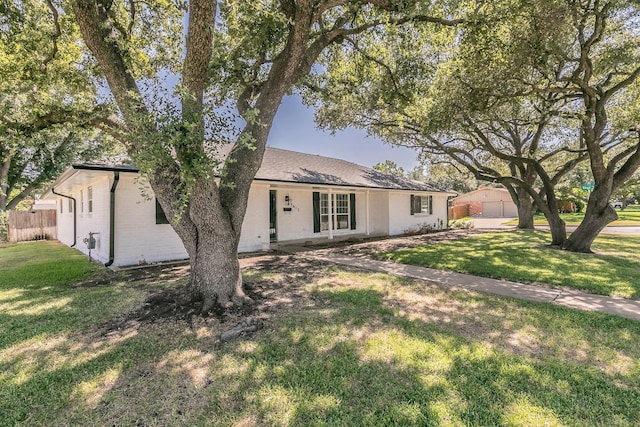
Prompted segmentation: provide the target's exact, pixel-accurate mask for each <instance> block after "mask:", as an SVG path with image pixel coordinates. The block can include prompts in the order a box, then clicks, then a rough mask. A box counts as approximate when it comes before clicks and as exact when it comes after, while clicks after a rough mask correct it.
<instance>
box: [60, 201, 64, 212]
mask: <svg viewBox="0 0 640 427" xmlns="http://www.w3.org/2000/svg"><path fill="white" fill-rule="evenodd" d="M63 203H64V199H60V213H62V204H63Z"/></svg>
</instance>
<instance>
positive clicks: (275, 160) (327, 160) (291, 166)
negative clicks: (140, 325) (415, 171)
mask: <svg viewBox="0 0 640 427" xmlns="http://www.w3.org/2000/svg"><path fill="white" fill-rule="evenodd" d="M229 148H230V147H224V148H223V147H220V148H219V149H218V152H219V153H220V154H221V155H223V156H225V157H226V155H227V154H228V151H229ZM73 167H74V169H92V170H109V171H115V170H119V171H123V172H137V171H138V169H137V168H136V166H135V165H132V164H124V163H120V164H109V165H107V164H96V163H83V164H79V165H74V166H73ZM255 179H256V180H260V181H273V182H290V183H300V184H316V185H339V186H346V187H362V188H380V189H389V190H411V191H430V192H441V191H442V190H439V189H436V188H434V187H433V186H431V185H429V184H426V183H423V182H420V181H414V180H411V179H407V178H403V177H399V176H396V175H392V174H389V173H385V172H380V171H377V170H375V169H372V168H368V167H365V166H360V165H358V164H355V163H351V162H347V161H346V160H340V159H334V158H331V157H324V156H318V155H315V154H306V153H299V152H296V151H289V150H283V149H280V148H273V147H267V149H266V151H265V153H264V159H263V160H262V166H260V169H259V170H258V173H257V174H256V177H255Z"/></svg>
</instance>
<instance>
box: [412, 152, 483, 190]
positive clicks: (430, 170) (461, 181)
mask: <svg viewBox="0 0 640 427" xmlns="http://www.w3.org/2000/svg"><path fill="white" fill-rule="evenodd" d="M422 164H423V165H424V166H418V167H416V168H415V169H414V170H413V171H411V172H409V174H407V176H408V177H409V178H411V179H415V180H417V181H422V182H426V183H428V184H430V185H432V186H433V187H435V188H438V189H441V190H446V191H454V192H456V193H458V194H464V193H468V192H470V191H473V190H475V189H477V188H478V182H477V181H476V179H475V178H474V177H473V175H471V174H470V173H469V172H468V171H466V170H462V169H460V168H459V167H458V165H456V164H454V163H451V162H443V163H432V162H431V161H424V160H423V162H422Z"/></svg>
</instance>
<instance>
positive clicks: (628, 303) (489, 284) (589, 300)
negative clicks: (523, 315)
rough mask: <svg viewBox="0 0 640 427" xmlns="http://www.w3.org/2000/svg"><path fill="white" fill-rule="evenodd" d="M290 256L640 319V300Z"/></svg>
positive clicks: (363, 261)
mask: <svg viewBox="0 0 640 427" xmlns="http://www.w3.org/2000/svg"><path fill="white" fill-rule="evenodd" d="M280 250H281V251H282V252H286V253H289V254H302V255H303V256H305V257H307V258H309V259H314V260H318V261H326V262H332V263H335V264H340V265H346V266H350V267H357V268H363V269H366V270H371V271H376V272H381V273H387V274H391V275H394V276H401V277H408V278H411V279H418V280H425V281H428V282H433V283H437V284H441V285H446V286H455V287H461V288H465V289H470V290H473V291H477V292H482V293H485V294H493V295H501V296H506V297H511V298H518V299H522V300H527V301H538V302H547V303H552V304H558V305H561V306H564V307H571V308H577V309H580V310H585V311H597V312H601V313H606V314H613V315H617V316H621V317H626V318H629V319H635V320H640V301H636V300H629V299H624V298H612V297H607V296H602V295H594V294H589V293H586V292H581V291H577V290H567V289H555V288H549V287H544V286H536V285H527V284H523V283H517V282H510V281H508V280H501V279H490V278H486V277H478V276H472V275H470V274H462V273H453V272H450V271H442V270H435V269H432V268H425V267H417V266H413V265H405V264H400V263H396V262H392V261H376V260H372V259H368V258H356V257H352V256H348V255H342V254H337V253H332V252H331V251H330V250H326V249H325V250H322V249H321V250H312V249H310V248H305V247H301V246H287V247H282V248H280Z"/></svg>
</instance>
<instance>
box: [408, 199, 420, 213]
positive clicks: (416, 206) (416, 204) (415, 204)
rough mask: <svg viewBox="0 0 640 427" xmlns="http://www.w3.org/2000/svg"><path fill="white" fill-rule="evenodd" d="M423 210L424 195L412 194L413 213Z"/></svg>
mask: <svg viewBox="0 0 640 427" xmlns="http://www.w3.org/2000/svg"><path fill="white" fill-rule="evenodd" d="M421 212H422V197H420V196H411V215H413V214H417V213H421Z"/></svg>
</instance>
